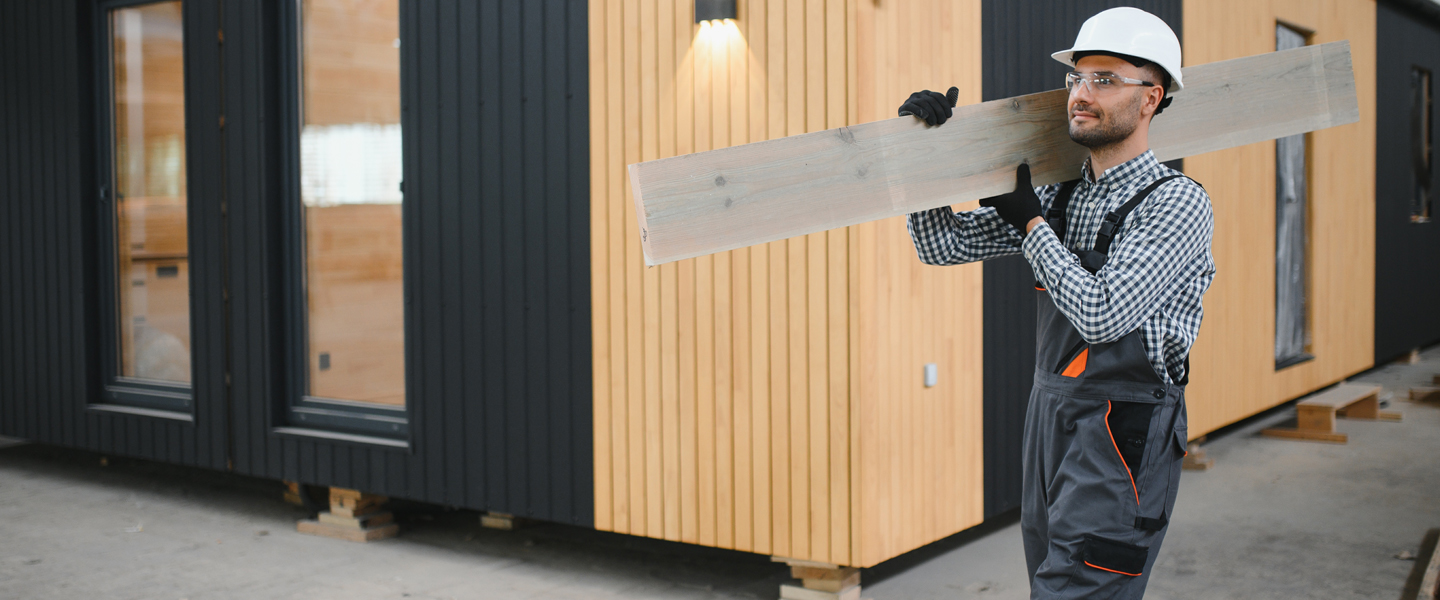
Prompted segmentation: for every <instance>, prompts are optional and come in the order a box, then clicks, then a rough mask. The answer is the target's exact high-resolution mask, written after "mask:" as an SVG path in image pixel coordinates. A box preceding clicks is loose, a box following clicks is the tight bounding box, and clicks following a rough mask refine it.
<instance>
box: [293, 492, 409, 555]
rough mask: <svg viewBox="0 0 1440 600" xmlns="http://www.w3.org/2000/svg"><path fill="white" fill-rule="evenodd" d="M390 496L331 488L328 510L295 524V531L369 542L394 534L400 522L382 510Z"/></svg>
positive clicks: (398, 528)
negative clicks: (396, 521)
mask: <svg viewBox="0 0 1440 600" xmlns="http://www.w3.org/2000/svg"><path fill="white" fill-rule="evenodd" d="M388 500H389V499H388V498H386V497H385V496H377V495H375V494H366V493H364V492H360V491H358V490H347V489H343V488H330V510H329V511H325V512H321V513H320V514H319V515H316V518H315V519H305V520H302V521H300V522H298V523H296V524H295V530H296V531H299V532H300V533H304V534H309V535H320V536H325V537H332V538H336V539H342V540H349V541H352V542H369V541H373V540H381V539H385V538H388V537H394V536H395V535H396V534H398V533H400V525H399V524H398V523H395V522H394V520H395V518H394V515H392V514H391V513H390V512H389V511H385V510H382V509H383V507H384V504H385V502H387V501H388Z"/></svg>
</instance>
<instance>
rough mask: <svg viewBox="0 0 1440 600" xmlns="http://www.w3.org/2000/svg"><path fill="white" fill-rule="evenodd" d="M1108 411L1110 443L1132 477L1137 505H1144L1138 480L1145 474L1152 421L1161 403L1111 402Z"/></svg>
mask: <svg viewBox="0 0 1440 600" xmlns="http://www.w3.org/2000/svg"><path fill="white" fill-rule="evenodd" d="M1109 403H1110V406H1109V410H1108V411H1107V412H1106V414H1105V427H1106V429H1107V431H1108V432H1109V434H1110V443H1111V444H1112V445H1113V446H1114V448H1115V454H1116V455H1117V456H1118V458H1119V459H1120V462H1121V466H1122V468H1123V469H1124V470H1125V474H1126V475H1127V476H1128V477H1129V479H1130V488H1131V490H1132V491H1133V492H1134V493H1135V504H1136V505H1139V504H1140V491H1139V488H1138V487H1137V486H1136V479H1138V478H1139V476H1140V474H1141V473H1143V471H1142V470H1141V469H1142V468H1144V466H1145V465H1144V463H1145V445H1146V443H1147V442H1148V440H1149V439H1150V427H1151V421H1153V420H1154V418H1155V411H1156V410H1158V409H1159V408H1160V405H1158V404H1147V403H1141V402H1118V401H1114V400H1111V401H1109Z"/></svg>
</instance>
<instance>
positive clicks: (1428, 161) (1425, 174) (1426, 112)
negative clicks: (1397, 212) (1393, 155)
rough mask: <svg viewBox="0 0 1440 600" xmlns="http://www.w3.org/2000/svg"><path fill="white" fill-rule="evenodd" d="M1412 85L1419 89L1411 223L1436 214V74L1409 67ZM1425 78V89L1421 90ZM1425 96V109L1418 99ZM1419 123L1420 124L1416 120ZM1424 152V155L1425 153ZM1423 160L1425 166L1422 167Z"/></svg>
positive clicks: (1413, 108) (1414, 115)
mask: <svg viewBox="0 0 1440 600" xmlns="http://www.w3.org/2000/svg"><path fill="white" fill-rule="evenodd" d="M1410 80H1411V85H1412V86H1414V88H1415V91H1416V92H1418V93H1417V94H1416V95H1415V96H1414V97H1412V100H1411V107H1410V110H1411V112H1410V128H1411V133H1410V135H1411V136H1413V137H1412V138H1411V142H1410V144H1411V148H1410V153H1411V160H1412V161H1413V164H1412V165H1411V167H1410V173H1411V178H1412V180H1413V182H1412V186H1413V189H1412V193H1411V197H1410V207H1409V210H1408V211H1407V212H1409V213H1410V222H1411V223H1415V224H1420V223H1429V222H1430V221H1431V219H1432V218H1433V216H1434V214H1433V213H1434V210H1435V195H1434V194H1435V190H1434V189H1433V185H1432V181H1433V179H1434V176H1435V137H1434V136H1435V89H1434V88H1435V73H1434V72H1433V71H1431V70H1430V69H1427V68H1425V67H1422V66H1420V65H1411V66H1410ZM1421 81H1423V82H1424V83H1423V86H1424V88H1423V91H1422V89H1421V87H1420V86H1421V85H1422V84H1421V83H1420V82H1421ZM1421 97H1423V98H1424V101H1423V102H1424V104H1425V106H1424V107H1423V108H1422V107H1421V106H1419V103H1418V102H1417V101H1418V100H1419V98H1421ZM1417 119H1418V120H1419V121H1420V122H1419V123H1417V122H1416V120H1417ZM1422 155H1423V156H1422ZM1422 163H1423V166H1422Z"/></svg>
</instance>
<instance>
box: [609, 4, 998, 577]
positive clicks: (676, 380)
mask: <svg viewBox="0 0 1440 600" xmlns="http://www.w3.org/2000/svg"><path fill="white" fill-rule="evenodd" d="M590 6H591V19H590V49H591V59H590V69H591V79H590V81H591V131H592V134H591V148H590V150H591V153H592V157H591V158H592V162H591V178H592V189H593V190H594V191H593V194H592V206H591V214H592V221H591V233H592V236H591V239H592V244H591V249H592V255H591V258H592V262H591V268H592V271H593V275H592V281H593V287H592V305H593V306H594V319H593V323H592V325H593V330H594V373H595V388H594V389H595V420H594V423H595V438H594V439H595V484H596V488H595V492H596V504H595V522H596V527H597V528H600V529H605V530H611V531H618V532H623V533H630V534H635V535H644V536H650V537H656V538H664V539H671V540H678V541H684V542H688V543H696V544H702V545H709V546H718V547H725V548H736V549H740V550H747V551H752V552H759V553H764V554H773V555H780V556H787V557H791V558H802V559H809V560H817V561H826V562H835V563H843V564H860V563H861V562H862V561H864V562H865V564H873V563H874V562H878V561H879V560H883V558H888V557H890V556H894V555H896V554H898V553H900V552H903V551H904V550H909V549H911V548H915V547H918V546H919V545H921V544H923V543H925V542H928V541H930V540H933V539H936V537H939V536H943V535H945V534H948V533H953V532H954V531H958V530H960V529H962V528H963V527H965V526H968V525H973V524H974V523H978V522H979V514H980V502H979V494H980V486H979V473H980V471H979V460H980V458H979V457H980V445H979V438H980V433H979V427H978V421H979V393H980V382H979V378H978V365H979V364H980V358H979V346H978V343H976V340H978V331H979V312H978V311H979V309H978V306H979V271H978V269H974V268H961V269H955V270H951V271H939V270H934V271H929V270H922V269H920V268H919V266H920V265H919V263H918V261H916V260H915V258H914V250H913V249H912V248H911V247H910V241H909V237H908V235H907V234H906V232H905V227H904V221H903V220H902V219H892V220H890V221H886V222H882V223H874V224H869V225H865V226H860V227H855V228H849V229H842V230H836V231H831V232H827V233H822V234H814V235H810V236H805V237H801V238H794V239H790V240H785V241H780V242H773V243H769V244H764V245H759V246H754V247H750V248H744V249H740V250H734V251H730V252H726V253H721V254H716V255H711V256H705V257H700V258H695V259H688V260H684V261H678V262H676V263H672V264H667V265H662V266H660V267H656V268H650V269H646V268H644V267H643V259H642V256H641V251H640V243H639V242H640V239H639V231H638V227H637V224H636V219H635V213H634V204H633V202H632V201H631V190H630V189H629V185H630V184H629V182H628V180H627V178H626V177H625V166H626V165H627V164H630V163H634V162H639V161H642V160H653V159H656V158H662V157H667V156H675V155H680V154H688V153H691V152H696V151H702V150H709V149H713V148H721V147H727V146H731V145H735V144H741V143H747V142H752V141H760V140H765V139H772V138H776V137H783V136H787V135H794V134H799V133H805V132H809V131H818V130H823V129H827V128H833V127H838V126H843V125H847V124H853V123H858V122H862V121H863V120H874V119H877V118H881V117H884V116H889V113H890V111H893V110H894V107H895V106H898V105H899V103H900V101H902V100H903V99H904V97H905V96H906V95H907V94H909V92H911V91H914V89H919V88H920V87H932V88H939V89H944V87H943V86H947V85H949V84H950V83H955V84H957V85H960V86H961V87H962V89H963V90H965V91H964V92H962V96H961V98H962V101H964V102H974V101H978V99H979V85H978V70H979V67H978V60H979V51H978V36H977V35H976V34H977V33H978V17H979V14H978V13H979V8H978V3H974V2H968V3H961V4H959V5H954V4H953V3H944V2H925V3H905V4H904V6H889V5H886V6H882V7H875V6H873V5H872V4H871V3H868V2H853V1H846V0H808V1H805V2H799V1H797V2H780V1H778V0H769V1H760V0H755V1H752V2H747V3H744V4H743V5H742V6H741V13H740V14H739V16H738V18H737V19H736V20H735V21H733V22H732V23H725V24H719V25H710V24H706V25H696V24H695V23H694V17H693V13H692V12H691V11H692V9H693V5H692V4H690V3H684V2H682V3H670V2H657V1H654V0H592V2H591V3H590ZM916 57H924V58H923V59H916ZM912 88H913V89H912ZM972 296H973V298H972ZM966 306H971V307H974V310H972V311H970V312H965V311H964V309H963V308H962V307H966ZM867 311H868V312H867ZM967 328H968V329H967ZM971 330H973V332H974V333H973V335H972V334H967V333H966V332H967V331H971ZM882 336H886V337H887V340H886V341H885V343H884V344H881V341H882V340H881V339H880V338H881V337H882ZM888 337H893V338H894V340H888ZM866 339H870V340H871V343H868V344H867V343H866V342H865V341H864V340H866ZM924 362H939V363H941V364H942V367H941V368H942V372H943V373H945V377H946V378H947V384H946V385H943V386H941V387H939V388H935V389H932V390H926V391H923V392H922V386H921V380H920V372H921V367H922V365H923V363H924ZM862 373H867V374H869V375H868V376H862ZM967 406H968V407H970V408H968V409H967V408H966V407H967ZM972 409H973V410H972ZM967 410H970V411H971V412H973V413H974V414H973V415H967V413H966V411H967ZM867 414H868V415H870V418H872V419H875V420H876V422H875V423H873V424H872V425H871V429H870V430H869V432H870V433H869V435H872V436H874V437H873V439H874V440H875V442H874V443H873V444H871V443H869V440H870V439H872V438H865V439H862V437H861V436H862V435H865V434H863V433H862V428H861V424H860V422H859V421H857V419H864V418H866V417H865V416H863V415H867ZM971 416H973V418H969V417H971ZM967 419H968V421H967ZM967 428H968V429H967ZM970 429H973V431H970ZM967 433H968V435H967ZM971 440H973V444H972V443H969V442H970V441H971ZM862 448H863V449H864V450H862ZM902 456H903V457H904V458H902ZM863 459H868V460H869V462H868V463H863V464H862V460H863ZM891 460H896V461H898V462H896V463H895V464H893V465H892V464H891V463H890V462H889V461H891ZM967 460H970V461H971V462H973V463H974V464H973V465H969V466H967V465H966V464H964V463H965V461H967ZM971 467H973V468H971ZM969 474H973V477H969ZM892 476H894V477H898V478H899V479H897V481H896V482H890V481H889V480H888V478H890V477H892ZM882 480H883V483H882ZM861 481H875V482H877V484H875V485H871V484H865V485H858V484H857V482H861ZM887 485H888V487H887ZM862 489H864V490H870V492H869V493H870V495H869V496H865V495H864V494H862V491H861V490H862ZM956 498H960V500H959V501H957V500H956ZM866 505H868V506H870V507H873V508H870V509H862V508H861V507H862V506H866ZM883 511H891V512H889V513H885V512H883ZM889 521H904V522H906V523H907V525H905V526H903V527H898V526H897V527H888V528H886V525H885V522H889ZM912 521H913V523H912ZM882 529H885V530H884V531H882ZM860 531H869V532H870V533H869V534H868V539H870V540H871V541H870V542H866V543H867V544H871V546H870V547H869V548H873V549H869V548H867V549H865V550H863V551H862V548H861V544H862V541H861V540H862V535H857V532H860Z"/></svg>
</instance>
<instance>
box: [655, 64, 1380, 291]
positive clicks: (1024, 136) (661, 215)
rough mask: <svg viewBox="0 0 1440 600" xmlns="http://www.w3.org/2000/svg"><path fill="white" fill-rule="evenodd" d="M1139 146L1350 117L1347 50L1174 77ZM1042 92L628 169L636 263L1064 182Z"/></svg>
mask: <svg viewBox="0 0 1440 600" xmlns="http://www.w3.org/2000/svg"><path fill="white" fill-rule="evenodd" d="M1184 73H1185V82H1186V86H1185V89H1183V90H1181V91H1179V92H1177V93H1176V94H1175V100H1174V103H1173V104H1172V105H1171V106H1170V108H1168V109H1166V110H1165V113H1164V114H1162V115H1160V116H1159V117H1156V119H1155V121H1154V124H1153V126H1152V127H1151V130H1150V147H1151V149H1152V150H1154V152H1155V155H1156V157H1158V158H1159V159H1160V160H1162V161H1164V160H1174V159H1177V158H1184V157H1187V156H1193V155H1196V154H1202V153H1205V152H1213V151H1216V150H1223V149H1226V148H1233V147H1236V146H1243V145H1245V144H1253V143H1255V142H1263V141H1266V140H1273V139H1276V138H1280V137H1284V136H1288V135H1295V134H1299V133H1305V132H1309V131H1315V130H1318V129H1324V128H1327V127H1334V126H1336V125H1345V124H1349V123H1354V122H1356V121H1358V120H1360V108H1359V105H1358V104H1357V102H1356V97H1355V75H1354V72H1353V70H1352V67H1351V63H1350V43H1349V42H1331V43H1328V44H1323V45H1319V46H1307V47H1305V48H1297V49H1294V50H1285V51H1281V52H1272V53H1269V54H1261V55H1257V56H1249V57H1245V58H1237V59H1234V60H1227V61H1221V62H1215V63H1210V64H1204V65H1196V66H1193V67H1188V68H1186V69H1185V71H1184ZM1066 99H1067V96H1066V93H1065V91H1064V90H1054V91H1050V92H1043V93H1039V94H1031V95H1028V96H1017V97H1015V98H1009V99H1005V100H994V101H991V102H984V103H981V104H973V105H969V106H962V107H958V108H956V109H955V114H954V116H953V117H952V118H951V119H950V120H949V121H948V122H946V123H945V124H944V125H941V126H939V127H927V126H925V124H924V123H923V122H921V121H920V120H919V119H915V118H913V117H901V118H897V119H887V120H884V121H876V122H873V123H865V124H862V125H855V126H851V127H840V128H838V129H830V130H827V131H817V132H814V133H806V134H801V135H794V136H790V137H785V138H779V139H774V140H768V141H764V142H756V143H753V144H745V145H743V146H732V147H730V148H722V149H719V150H711V151H709V152H697V153H695V154H687V155H684V156H676V157H673V158H662V159H660V160H652V161H647V162H642V163H636V164H632V165H630V167H629V169H630V183H631V186H632V188H633V190H634V193H635V207H636V212H637V215H638V218H639V220H640V232H641V245H642V246H643V247H644V250H645V262H646V264H650V265H658V264H662V263H667V262H670V261H674V260H680V259H683V258H690V257H694V256H702V255H705V254H713V253H715V252H722V251H725V250H732V249H735V248H743V247H745V246H751V245H754V244H760V243H764V242H771V241H775V240H782V239H786V238H790V237H795V236H798V235H804V234H807V233H815V232H819V231H825V230H828V229H834V228H837V227H845V226H847V225H855V224H857V223H865V222H867V221H874V220H876V219H883V218H886V217H892V216H896V215H903V214H906V213H911V212H916V211H920V210H925V209H930V208H935V207H939V206H947V205H950V204H957V203H960V202H966V201H970V200H976V199H979V198H985V197H989V196H994V195H996V194H1002V193H1005V192H1009V191H1011V190H1013V189H1015V167H1016V166H1018V165H1019V164H1020V163H1022V162H1026V163H1029V164H1030V169H1031V174H1032V177H1033V181H1034V183H1035V185H1037V186H1038V185H1046V184H1050V183H1056V182H1059V181H1064V180H1067V179H1073V178H1074V177H1075V176H1076V174H1077V173H1078V169H1079V166H1080V164H1081V163H1082V162H1083V161H1084V159H1085V156H1086V152H1087V151H1086V149H1085V148H1083V147H1081V146H1080V145H1078V144H1075V143H1074V142H1071V141H1070V137H1069V134H1068V129H1067V121H1066V116H1065V102H1066Z"/></svg>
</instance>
